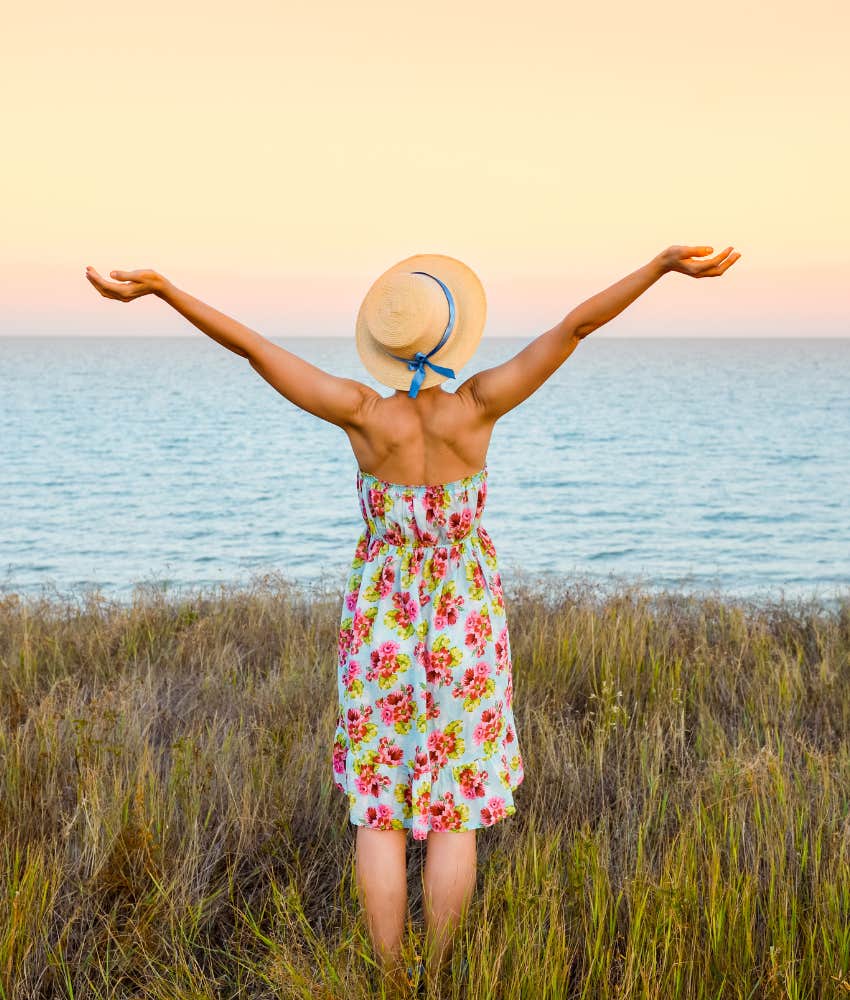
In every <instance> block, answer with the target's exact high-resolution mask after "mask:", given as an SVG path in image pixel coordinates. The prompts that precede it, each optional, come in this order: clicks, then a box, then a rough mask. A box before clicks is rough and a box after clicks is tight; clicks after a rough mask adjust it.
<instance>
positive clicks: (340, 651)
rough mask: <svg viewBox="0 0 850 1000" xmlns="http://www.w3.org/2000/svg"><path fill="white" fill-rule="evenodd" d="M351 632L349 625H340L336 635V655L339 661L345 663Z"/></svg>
mask: <svg viewBox="0 0 850 1000" xmlns="http://www.w3.org/2000/svg"><path fill="white" fill-rule="evenodd" d="M351 641H352V632H351V626H350V625H348V626H346V625H341V626H340V629H339V635H338V636H337V656H338V657H339V662H340V663H343V664H344V663H345V661H346V660H347V659H348V652H349V650H350V649H351Z"/></svg>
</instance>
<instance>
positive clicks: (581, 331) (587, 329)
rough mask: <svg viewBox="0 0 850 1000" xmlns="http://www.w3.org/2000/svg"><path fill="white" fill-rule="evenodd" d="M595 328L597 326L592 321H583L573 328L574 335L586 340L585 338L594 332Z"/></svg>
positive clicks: (577, 338) (578, 338)
mask: <svg viewBox="0 0 850 1000" xmlns="http://www.w3.org/2000/svg"><path fill="white" fill-rule="evenodd" d="M595 329H596V327H595V326H593V324H591V323H582V324H581V325H580V326H577V327H576V328H575V329H574V330H573V336H574V337H575V338H576V340H584V338H585V337H586V336H587V335H588V334H589V333H593V331H594V330H595Z"/></svg>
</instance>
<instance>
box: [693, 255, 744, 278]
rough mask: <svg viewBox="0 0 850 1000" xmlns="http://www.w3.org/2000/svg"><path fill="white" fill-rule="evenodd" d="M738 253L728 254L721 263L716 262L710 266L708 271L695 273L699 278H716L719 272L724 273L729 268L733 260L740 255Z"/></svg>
mask: <svg viewBox="0 0 850 1000" xmlns="http://www.w3.org/2000/svg"><path fill="white" fill-rule="evenodd" d="M740 256H741V255H740V254H739V253H733V254H730V255H729V256H728V257H727V258H726V260H724V261H723V263H722V264H718V265H717V266H716V267H712V268H711V269H710V270H708V271H703V272H702V274H699V275H697V277H699V278H716V277H718V276H719V275H721V274H724V273H725V272H726V271H728V270H729V268H730V267H731V266H732V265H733V264H734V263H735V261H736V260H737V259H738V258H739V257H740Z"/></svg>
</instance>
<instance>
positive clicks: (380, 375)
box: [355, 253, 487, 389]
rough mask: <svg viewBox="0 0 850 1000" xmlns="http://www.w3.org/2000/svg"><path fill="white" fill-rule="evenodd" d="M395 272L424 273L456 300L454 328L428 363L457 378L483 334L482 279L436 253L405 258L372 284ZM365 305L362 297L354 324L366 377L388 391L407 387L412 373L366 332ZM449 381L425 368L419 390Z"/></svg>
mask: <svg viewBox="0 0 850 1000" xmlns="http://www.w3.org/2000/svg"><path fill="white" fill-rule="evenodd" d="M396 271H427V272H428V273H429V274H434V275H436V276H437V277H438V278H439V279H440V280H441V281H443V282H445V284H446V286H447V287H448V289H449V291H450V292H451V293H452V297H453V298H454V300H455V325H454V329H453V330H452V332H451V335H450V336H449V339H448V340H447V341H446V343H445V344H443V346H442V347H441V348H440V350H439V351H435V352H434V354H432V355H431V357H430V358H429V360H430V361H433V362H434V363H435V364H438V365H442V366H443V367H446V368H451V369H452V371H454V373H455V375H456V376H457V374H458V372H459V371H460V369H461V368H463V366H464V365H465V364H466V362H467V361H469V359H470V358H471V357H472V355H473V354H474V353H475V351H476V349H477V347H478V344H479V343H480V341H481V336H482V334H483V333H484V323H485V321H486V319H487V297H486V295H485V293H484V286H483V285H482V283H481V280H480V279H479V277H478V275H477V274H476V273H475V272H474V271H473V270H472V268H471V267H469V266H467V265H466V264H464V263H463V261H460V260H457V259H456V258H455V257H447V256H446V255H444V254H437V253H422V254H415V255H414V256H413V257H407V258H405V259H404V260H401V261H399V262H398V263H397V264H394V265H393V266H392V267H391V268H389V269H388V270H386V271H385V272H384V274H382V275H381V277H380V278H378V279H377V280H376V281H375V283H374V284H377V283H378V282H379V281H381V280H382V278H384V277H386V276H387V275H390V274H393V273H394V272H396ZM373 287H374V285H373ZM367 295H368V293H367ZM364 304H365V298H364V303H361V306H360V309H359V311H358V313H357V322H356V324H355V340H356V343H357V351H358V353H359V355H360V360H361V361H362V362H363V365H364V367H365V368H366V370H367V371H368V372H369V374H370V375H372V376H373V377H374V378H376V379H377V380H378V381H379V382H381V383H382V384H383V385H387V386H389V387H390V388H391V389H407V388H409V387H410V382H411V379H412V378H413V372H412V371H411V370H410V369H409V368H408V367H407V365H405V363H404V362H403V361H397V360H396V359H395V358H391V357H390V356H389V355H388V354H387V353H386V351H385V350H384V348H383V346H382V345H381V344H380V343H379V342H378V341H377V340H375V338H374V337H373V336H372V334H371V333H370V332H369V327H368V325H367V323H366V319H365V315H364V314H365V310H364ZM441 332H442V331H441ZM438 341H439V336H437V338H436V340H435V341H434V343H435V344H436V343H437V342H438ZM448 378H449V376H448V375H441V374H440V373H439V372H435V371H434V370H433V369H431V368H429V367H428V366H427V365H426V366H425V378H424V379H423V380H422V383H421V386H420V388H422V389H427V388H430V387H431V386H434V385H439V384H440V383H441V382H445V381H446V379H448Z"/></svg>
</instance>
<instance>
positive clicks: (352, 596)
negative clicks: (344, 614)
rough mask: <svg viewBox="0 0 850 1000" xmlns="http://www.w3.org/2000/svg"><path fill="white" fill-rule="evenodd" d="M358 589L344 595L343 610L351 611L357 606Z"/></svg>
mask: <svg viewBox="0 0 850 1000" xmlns="http://www.w3.org/2000/svg"><path fill="white" fill-rule="evenodd" d="M357 597H358V591H356V590H351V591H349V592H348V593H347V594H346V595H345V610H346V611H353V610H354V609H355V608H356V607H357Z"/></svg>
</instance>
